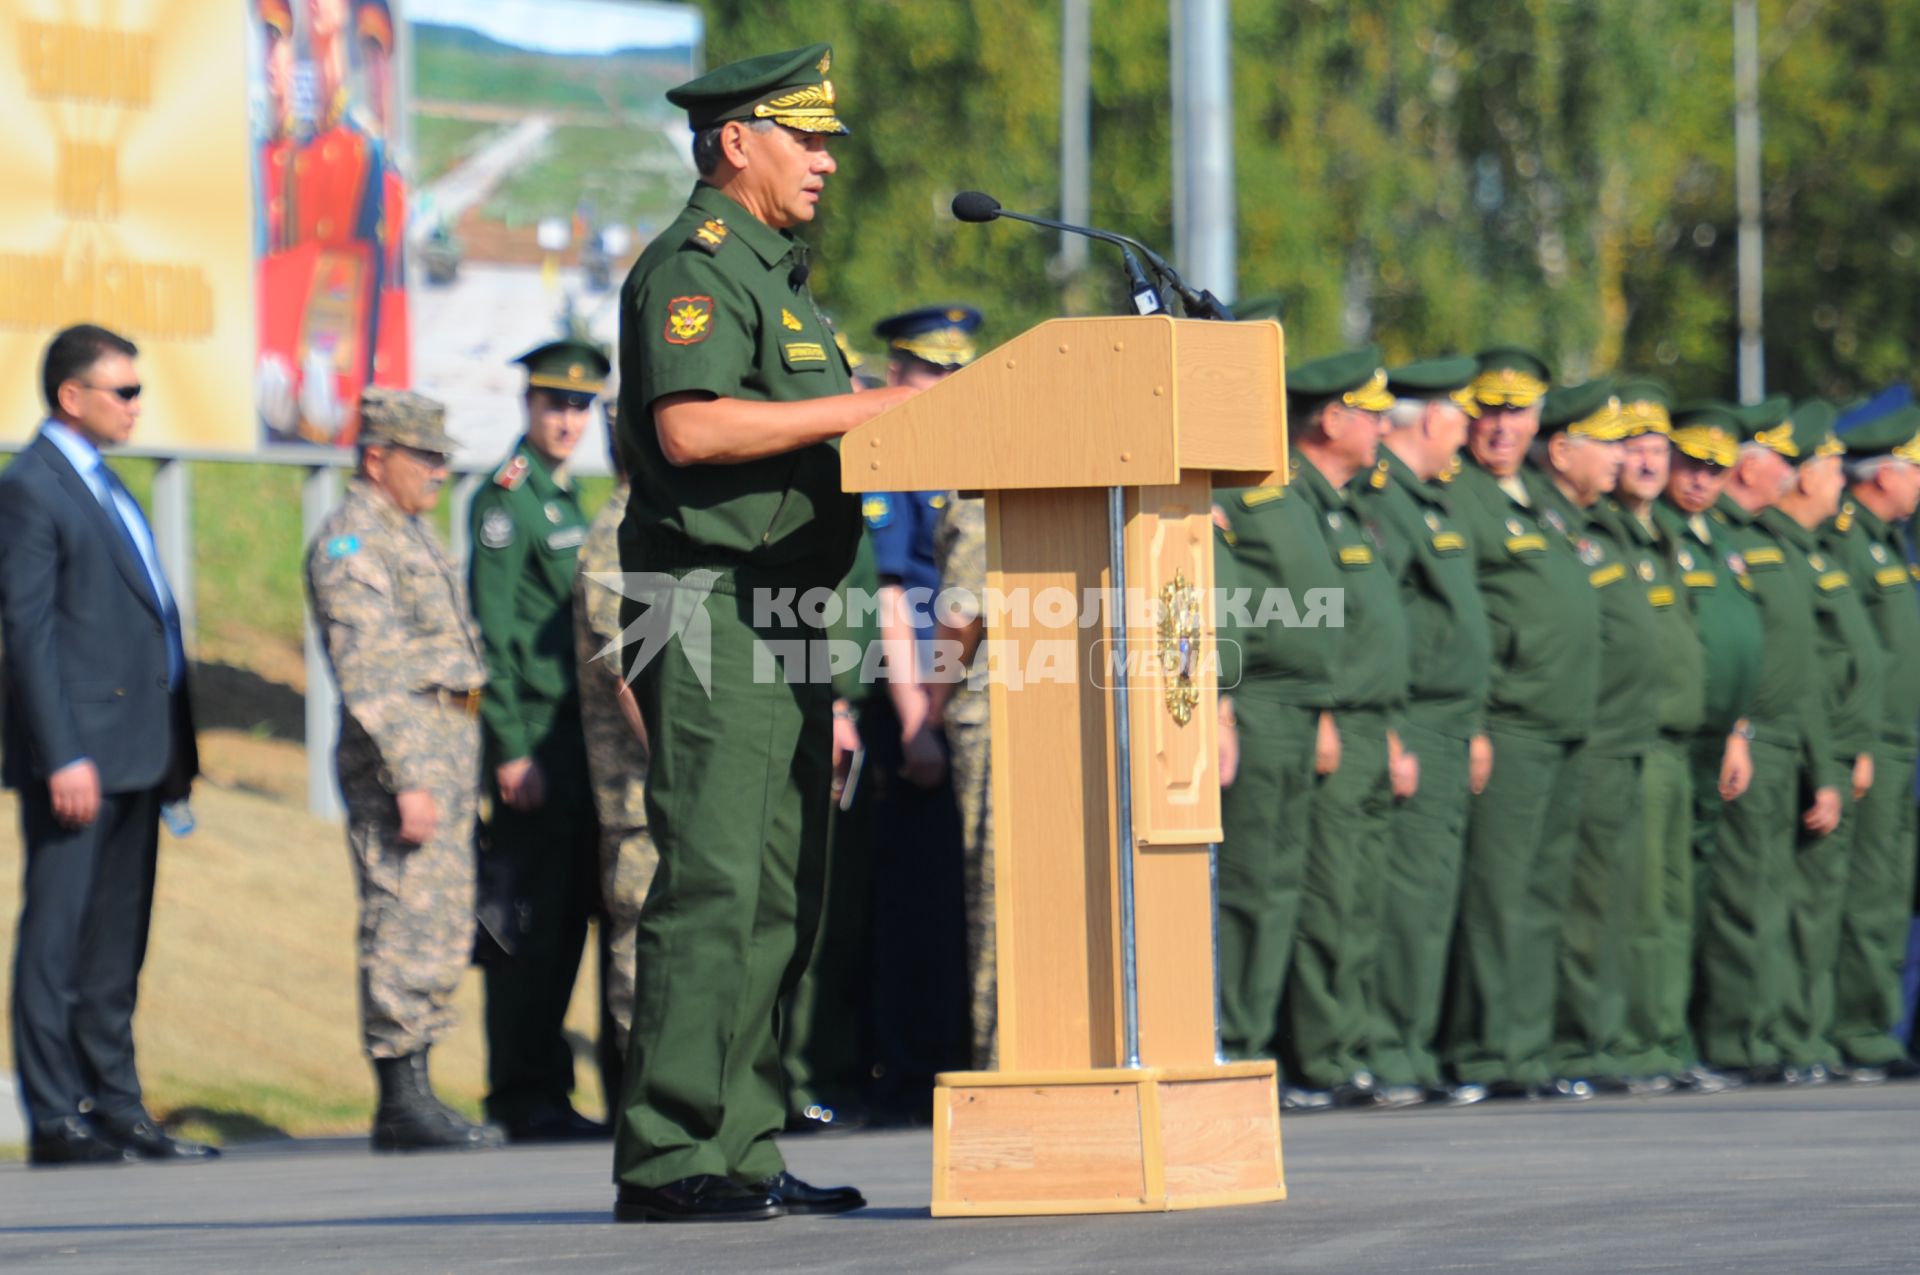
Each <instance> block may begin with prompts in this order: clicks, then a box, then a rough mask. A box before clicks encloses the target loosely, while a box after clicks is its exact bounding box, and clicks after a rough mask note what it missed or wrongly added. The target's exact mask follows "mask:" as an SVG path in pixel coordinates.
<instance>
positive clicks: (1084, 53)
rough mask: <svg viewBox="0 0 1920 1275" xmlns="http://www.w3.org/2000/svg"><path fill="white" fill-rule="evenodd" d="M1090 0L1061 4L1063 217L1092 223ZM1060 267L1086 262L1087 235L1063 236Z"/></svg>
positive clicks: (1067, 271)
mask: <svg viewBox="0 0 1920 1275" xmlns="http://www.w3.org/2000/svg"><path fill="white" fill-rule="evenodd" d="M1087 8H1088V0H1064V2H1063V3H1062V4H1061V6H1060V220H1061V221H1066V222H1072V223H1073V224H1074V225H1076V226H1084V225H1086V224H1087V218H1088V215H1089V213H1090V211H1091V203H1092V199H1091V195H1090V194H1089V189H1090V185H1089V182H1090V178H1089V168H1088V160H1087V150H1088V145H1089V139H1090V137H1091V135H1092V124H1091V120H1092V110H1091V108H1090V106H1089V104H1088V94H1089V84H1090V77H1089V73H1088V70H1087V65H1088V59H1089V57H1090V56H1091V53H1090V51H1091V49H1092V46H1093V26H1092V19H1091V17H1090V16H1089V14H1088V11H1087ZM1059 263H1060V271H1061V273H1062V274H1063V275H1064V276H1066V277H1067V278H1072V277H1073V276H1074V275H1076V274H1078V273H1079V272H1080V271H1082V270H1084V269H1086V267H1087V238H1086V236H1085V235H1069V234H1067V233H1065V232H1064V231H1063V232H1062V233H1061V235H1060V257H1059Z"/></svg>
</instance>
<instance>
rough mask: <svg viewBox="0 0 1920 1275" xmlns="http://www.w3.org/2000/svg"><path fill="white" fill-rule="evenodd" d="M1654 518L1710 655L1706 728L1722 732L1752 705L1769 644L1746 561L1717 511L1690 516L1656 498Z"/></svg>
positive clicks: (1750, 709)
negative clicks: (1762, 660)
mask: <svg viewBox="0 0 1920 1275" xmlns="http://www.w3.org/2000/svg"><path fill="white" fill-rule="evenodd" d="M1653 516H1654V520H1655V521H1656V522H1657V523H1658V524H1659V525H1660V529H1661V531H1662V532H1663V533H1664V534H1665V536H1666V540H1667V544H1668V546H1669V548H1668V554H1669V556H1670V558H1671V559H1672V562H1673V566H1674V570H1675V572H1676V573H1677V575H1678V578H1679V581H1680V592H1681V596H1682V597H1683V598H1684V599H1685V600H1686V603H1687V610H1688V613H1689V614H1690V615H1691V616H1692V618H1693V625H1694V631H1695V632H1696V633H1697V634H1698V635H1699V638H1700V647H1701V650H1702V653H1703V654H1704V656H1705V659H1706V684H1705V687H1704V690H1705V697H1706V698H1705V705H1704V709H1705V712H1704V717H1703V719H1702V722H1701V726H1702V728H1703V729H1706V730H1711V731H1714V732H1715V733H1720V734H1724V733H1725V732H1726V731H1729V730H1731V729H1732V728H1733V724H1734V723H1735V722H1737V721H1739V720H1740V719H1741V718H1742V717H1745V716H1747V714H1748V713H1750V712H1751V711H1752V709H1753V692H1754V685H1755V683H1756V682H1757V681H1758V679H1759V676H1760V660H1761V655H1762V649H1763V647H1764V644H1765V631H1764V630H1763V629H1762V627H1761V622H1760V607H1759V604H1758V603H1757V602H1756V601H1755V600H1754V595H1753V581H1752V579H1751V578H1750V577H1749V576H1748V575H1747V573H1746V569H1745V565H1744V560H1742V565H1741V566H1740V567H1739V568H1738V569H1736V568H1735V566H1734V563H1733V562H1732V561H1730V559H1736V558H1738V555H1737V554H1736V553H1735V552H1734V550H1733V548H1732V544H1731V538H1730V535H1729V533H1728V531H1727V529H1726V527H1727V524H1726V517H1725V515H1724V514H1723V513H1722V512H1721V511H1719V510H1710V511H1708V512H1705V513H1698V514H1693V515H1688V514H1685V513H1682V512H1681V511H1680V510H1679V509H1677V508H1676V507H1674V506H1673V505H1670V504H1668V503H1666V502H1665V501H1656V502H1655V503H1654V507H1653Z"/></svg>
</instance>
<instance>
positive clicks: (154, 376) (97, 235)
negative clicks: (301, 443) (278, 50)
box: [0, 0, 258, 453]
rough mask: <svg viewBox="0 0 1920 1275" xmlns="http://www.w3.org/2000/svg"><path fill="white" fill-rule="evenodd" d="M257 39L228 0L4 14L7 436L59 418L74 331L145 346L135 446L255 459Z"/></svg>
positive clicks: (116, 1)
mask: <svg viewBox="0 0 1920 1275" xmlns="http://www.w3.org/2000/svg"><path fill="white" fill-rule="evenodd" d="M246 94H247V28H246V24H245V23H244V22H243V21H242V20H241V19H240V17H239V15H238V14H237V13H236V11H235V7H234V6H233V5H232V4H228V3H222V2H220V0H7V4H6V7H5V13H4V16H0V120H5V121H6V139H5V142H4V144H0V440H5V441H9V442H20V441H23V440H25V439H26V438H28V437H30V436H31V435H32V433H33V431H34V429H35V428H36V427H37V426H38V425H39V422H40V421H41V419H42V418H43V417H44V416H45V414H46V408H45V405H44V403H43V401H42V399H41V394H40V360H41V355H42V353H43V352H44V350H45V348H46V343H47V340H48V338H50V337H51V336H52V335H53V333H54V332H56V331H58V330H59V329H60V328H62V327H65V326H66V325H68V324H70V323H78V322H82V321H91V322H95V323H102V324H105V325H107V326H108V327H111V328H115V329H117V330H119V331H121V332H124V333H126V334H127V335H128V336H130V337H132V338H133V340H134V341H136V342H138V343H139V345H140V352H141V360H140V365H141V379H142V381H143V382H144V384H145V385H146V390H147V392H146V394H145V396H144V397H143V398H142V400H141V402H142V405H143V406H144V408H145V412H144V414H143V415H142V417H141V420H140V426H139V429H138V431H137V432H136V434H135V436H134V441H135V444H136V445H138V446H140V447H143V448H157V449H162V450H170V451H182V452H228V453H231V452H246V451H251V450H253V448H254V446H255V439H256V435H257V432H258V427H257V425H256V422H255V417H254V413H253V410H252V395H251V394H250V393H249V392H248V390H247V382H248V379H249V372H250V370H251V368H252V365H253V358H254V313H253V269H254V253H253V229H252V224H251V215H250V209H251V207H252V203H251V199H250V194H249V188H250V178H249V168H250V163H251V158H250V149H249V146H248V137H247V113H246V110H245V103H246V100H247V97H246Z"/></svg>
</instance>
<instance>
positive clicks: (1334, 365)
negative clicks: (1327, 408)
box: [1287, 346, 1393, 412]
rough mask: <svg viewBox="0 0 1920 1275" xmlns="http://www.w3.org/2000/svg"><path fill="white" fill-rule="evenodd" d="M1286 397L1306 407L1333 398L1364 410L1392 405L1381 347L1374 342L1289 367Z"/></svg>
mask: <svg viewBox="0 0 1920 1275" xmlns="http://www.w3.org/2000/svg"><path fill="white" fill-rule="evenodd" d="M1287 397H1288V398H1289V399H1291V400H1293V402H1294V403H1295V404H1296V405H1298V406H1299V407H1301V408H1303V409H1309V410H1310V409H1312V408H1315V407H1319V406H1320V405H1322V404H1323V403H1330V402H1335V401H1337V402H1340V403H1343V404H1345V405H1346V406H1348V407H1357V408H1359V409H1360V410H1361V411H1363V412H1384V411H1386V410H1387V409H1388V408H1389V407H1392V406H1393V395H1392V394H1389V393H1388V392H1387V370H1386V369H1385V368H1383V367H1381V366H1380V351H1379V350H1377V349H1375V348H1374V347H1373V346H1368V347H1367V348H1366V349H1364V350H1350V351H1348V352H1347V353H1345V354H1332V355H1329V356H1327V357H1326V358H1324V359H1315V360H1313V361H1312V362H1311V363H1302V364H1301V365H1300V366H1298V367H1296V368H1292V369H1290V370H1289V371H1288V372H1287Z"/></svg>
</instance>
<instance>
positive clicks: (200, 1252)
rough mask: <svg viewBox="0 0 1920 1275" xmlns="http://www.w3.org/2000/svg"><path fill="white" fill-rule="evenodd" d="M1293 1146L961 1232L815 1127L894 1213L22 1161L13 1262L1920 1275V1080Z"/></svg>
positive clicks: (470, 1171) (1523, 1106) (530, 1179)
mask: <svg viewBox="0 0 1920 1275" xmlns="http://www.w3.org/2000/svg"><path fill="white" fill-rule="evenodd" d="M1283 1138H1284V1142H1285V1154H1286V1161H1287V1170H1288V1172H1287V1185H1288V1189H1289V1192H1290V1197H1291V1198H1289V1199H1288V1200H1287V1201H1286V1202H1285V1203H1283V1204H1274V1205H1263V1206H1254V1207H1248V1208H1237V1209H1220V1210H1211V1211H1203V1212H1194V1213H1172V1214H1157V1215H1151V1216H1115V1217H1060V1218H1021V1219H1004V1220H1002V1219H969V1220H950V1221H934V1220H932V1219H930V1218H929V1217H928V1215H927V1209H926V1204H927V1198H928V1182H929V1175H930V1166H929V1156H930V1154H931V1138H930V1136H929V1135H928V1134H927V1132H926V1131H924V1130H919V1131H903V1132H871V1133H862V1132H850V1133H843V1134H827V1135H819V1136H815V1137H811V1138H804V1139H792V1140H790V1141H789V1143H788V1144H787V1151H788V1158H789V1160H790V1162H791V1165H792V1167H793V1169H794V1171H795V1172H797V1173H798V1174H800V1175H801V1176H802V1177H806V1178H809V1179H811V1180H813V1181H816V1182H819V1183H823V1184H825V1183H839V1182H847V1181H851V1182H855V1183H858V1184H859V1185H860V1186H861V1187H863V1188H864V1189H865V1190H866V1192H867V1195H868V1198H869V1199H870V1200H871V1202H872V1203H871V1205H870V1207H868V1208H867V1209H865V1210H864V1211H862V1212H858V1213H851V1214H847V1215H844V1216H841V1217H835V1218H787V1219H783V1220H781V1221H775V1222H763V1223H750V1224H734V1225H726V1226H660V1225H639V1226H619V1225H615V1224H613V1222H612V1221H611V1218H610V1214H609V1205H610V1204H611V1202H612V1198H613V1188H612V1186H611V1184H610V1182H609V1170H608V1162H609V1158H608V1153H607V1149H606V1148H605V1147H604V1146H586V1147H563V1148H516V1149H510V1150H506V1151H500V1152H494V1153H479V1154H471V1153H470V1154H457V1155H440V1156H411V1157H397V1156H375V1155H373V1154H371V1153H369V1152H368V1151H366V1150H365V1147H364V1143H362V1142H360V1141H358V1140H350V1139H341V1140H330V1141H307V1142H281V1143H268V1144H255V1145H252V1146H247V1147H240V1148H236V1149H233V1150H232V1151H230V1152H229V1154H228V1155H227V1156H226V1157H225V1158H224V1159H222V1160H220V1161H219V1162H218V1163H216V1164H212V1165H205V1166H189V1167H178V1168H155V1167H147V1166H135V1167H129V1168H113V1169H105V1170H99V1169H67V1170H30V1169H27V1168H26V1167H24V1166H19V1165H8V1166H4V1167H0V1269H4V1270H7V1271H10V1272H11V1271H33V1270H43V1269H44V1270H58V1271H62V1272H81V1271H103V1272H104V1271H112V1272H123V1271H128V1270H137V1271H140V1272H143V1273H146V1272H186V1271H193V1272H221V1271H245V1272H255V1271H405V1272H408V1273H409V1275H426V1273H428V1272H439V1271H448V1272H456V1271H457V1272H461V1275H473V1273H474V1272H483V1271H516V1270H529V1271H531V1270H538V1271H569V1272H570V1271H625V1270H671V1271H674V1272H695V1271H799V1272H808V1271H868V1270H872V1271H889V1272H898V1271H914V1272H916V1273H919V1272H930V1271H1023V1272H1024V1271H1051V1270H1070V1271H1163V1270H1169V1271H1170V1270H1257V1271H1293V1270H1300V1271H1340V1272H1343V1275H1351V1273H1356V1272H1369V1271H1381V1272H1405V1271H1429V1270H1448V1271H1478V1270H1512V1271H1527V1272H1576V1271H1577V1272H1586V1271H1592V1272H1626V1271H1669V1270H1684V1271H1739V1272H1748V1271H1790V1272H1796V1273H1799V1272H1808V1271H1827V1270H1848V1271H1912V1270H1920V1217H1917V1216H1916V1212H1917V1211H1920V1084H1898V1085H1885V1086H1876V1087H1870V1088H1867V1087H1855V1086H1839V1085H1834V1086H1827V1087H1824V1088H1820V1089H1808V1090H1780V1089H1769V1090H1764V1091H1746V1092H1741V1093H1733V1094H1726V1095H1720V1096H1716V1097H1711V1098H1695V1097H1665V1098H1648V1099H1596V1100H1594V1101H1591V1102H1586V1103H1577V1104H1559V1103H1536V1104H1527V1103H1513V1104H1509V1103H1500V1104H1491V1105H1489V1106H1486V1107H1482V1108H1477V1109H1467V1110H1461V1111H1447V1110H1426V1109H1421V1110H1414V1111H1407V1112H1351V1113H1340V1114H1334V1115H1324V1116H1313V1117H1304V1118H1298V1119H1290V1120H1288V1121H1287V1122H1286V1125H1285V1129H1284V1132H1283Z"/></svg>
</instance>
